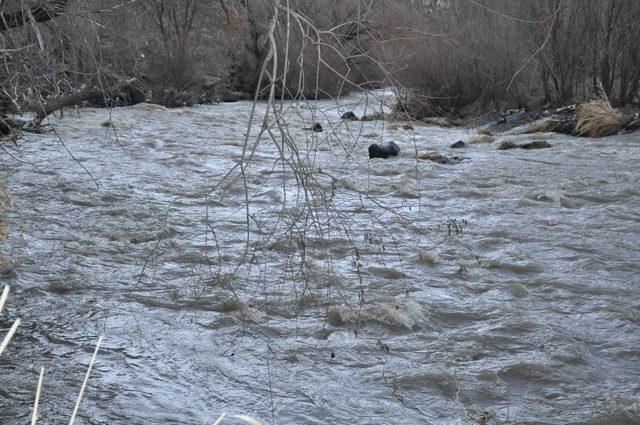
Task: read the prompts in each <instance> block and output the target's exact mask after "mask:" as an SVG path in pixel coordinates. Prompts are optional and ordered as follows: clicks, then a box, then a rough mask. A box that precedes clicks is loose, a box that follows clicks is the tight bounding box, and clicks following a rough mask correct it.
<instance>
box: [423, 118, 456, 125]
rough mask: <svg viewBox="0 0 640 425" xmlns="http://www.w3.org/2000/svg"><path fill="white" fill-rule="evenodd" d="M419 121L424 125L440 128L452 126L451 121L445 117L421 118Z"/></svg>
mask: <svg viewBox="0 0 640 425" xmlns="http://www.w3.org/2000/svg"><path fill="white" fill-rule="evenodd" d="M420 121H422V122H423V123H425V124H430V125H438V126H441V127H451V126H452V125H453V124H452V122H451V120H450V119H449V118H446V117H427V118H422V119H421V120H420Z"/></svg>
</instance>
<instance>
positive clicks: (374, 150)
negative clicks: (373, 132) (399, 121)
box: [369, 142, 400, 159]
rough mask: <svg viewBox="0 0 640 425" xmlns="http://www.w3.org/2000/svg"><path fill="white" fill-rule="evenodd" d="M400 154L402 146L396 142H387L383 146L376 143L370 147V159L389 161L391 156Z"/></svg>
mask: <svg viewBox="0 0 640 425" xmlns="http://www.w3.org/2000/svg"><path fill="white" fill-rule="evenodd" d="M399 153H400V146H398V145H397V144H396V143H395V142H387V143H384V144H382V145H379V144H377V143H374V144H373V145H371V146H369V158H370V159H373V158H384V159H387V158H389V157H390V156H397V155H398V154H399Z"/></svg>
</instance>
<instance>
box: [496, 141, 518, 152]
mask: <svg viewBox="0 0 640 425" xmlns="http://www.w3.org/2000/svg"><path fill="white" fill-rule="evenodd" d="M517 147H518V144H517V143H516V142H514V141H513V140H504V141H502V142H500V144H499V145H498V147H497V149H498V150H499V151H506V150H508V149H514V148H517Z"/></svg>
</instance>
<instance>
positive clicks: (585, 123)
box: [576, 99, 625, 137]
mask: <svg viewBox="0 0 640 425" xmlns="http://www.w3.org/2000/svg"><path fill="white" fill-rule="evenodd" d="M624 123H625V117H624V114H622V112H620V111H616V110H615V109H614V108H613V107H612V106H611V104H610V103H609V102H608V101H607V100H605V99H598V100H592V101H591V102H587V103H585V104H583V105H582V106H581V107H580V110H579V111H578V118H577V120H576V132H577V133H578V135H579V136H583V137H606V136H613V135H614V134H617V133H618V131H620V129H621V128H622V126H623V125H624Z"/></svg>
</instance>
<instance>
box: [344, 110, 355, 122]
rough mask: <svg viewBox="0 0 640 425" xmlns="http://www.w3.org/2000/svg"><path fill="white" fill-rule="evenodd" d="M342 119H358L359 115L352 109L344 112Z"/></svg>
mask: <svg viewBox="0 0 640 425" xmlns="http://www.w3.org/2000/svg"><path fill="white" fill-rule="evenodd" d="M340 119H341V120H346V121H358V117H357V116H356V114H354V113H353V112H351V111H349V112H345V113H344V114H342V116H341V117H340Z"/></svg>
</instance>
